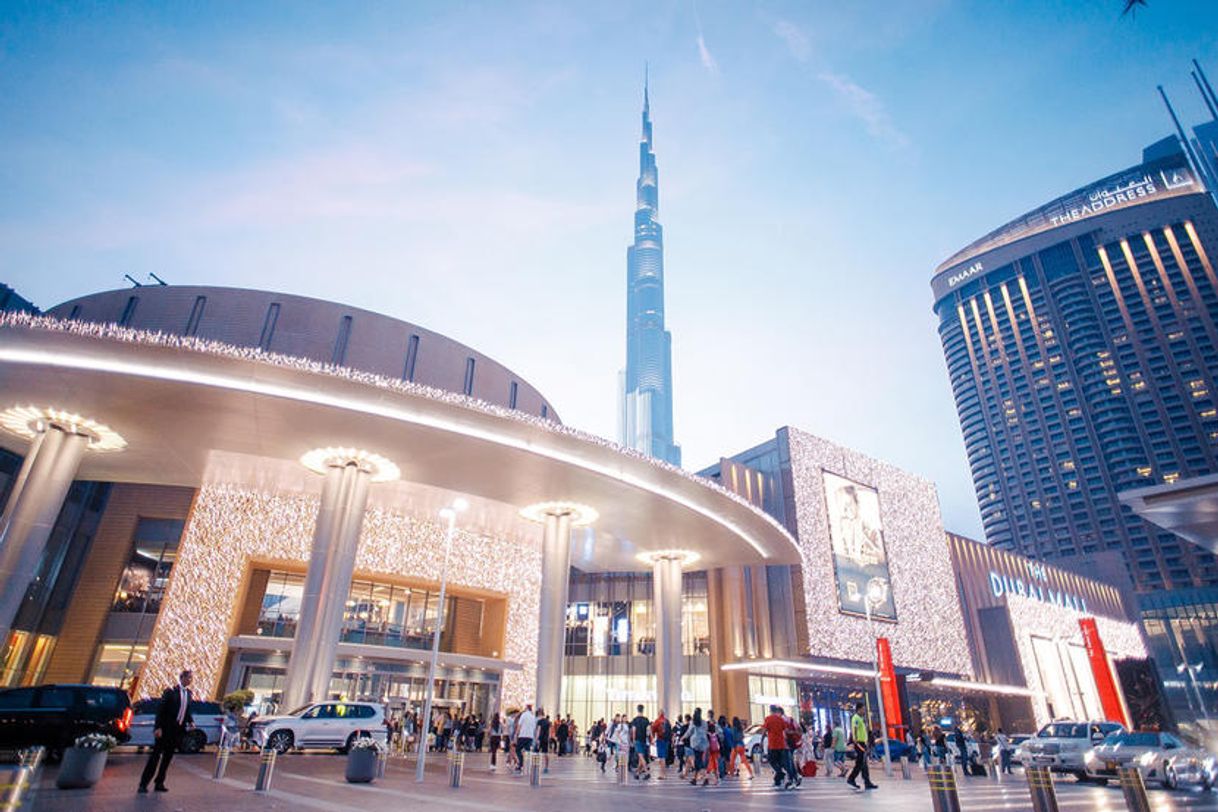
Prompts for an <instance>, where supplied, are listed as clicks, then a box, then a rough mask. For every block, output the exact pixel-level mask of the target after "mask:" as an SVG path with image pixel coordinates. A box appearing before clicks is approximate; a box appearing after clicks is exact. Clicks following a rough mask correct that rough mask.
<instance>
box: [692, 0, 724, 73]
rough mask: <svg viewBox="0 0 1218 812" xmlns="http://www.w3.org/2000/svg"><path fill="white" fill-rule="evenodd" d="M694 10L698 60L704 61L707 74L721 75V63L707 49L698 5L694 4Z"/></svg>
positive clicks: (703, 64)
mask: <svg viewBox="0 0 1218 812" xmlns="http://www.w3.org/2000/svg"><path fill="white" fill-rule="evenodd" d="M693 9H694V30H695V31H697V32H698V58H699V59H701V60H702V67H704V68H706V72H707V73H710V74H712V75H714V74H717V73H719V63H718V62H716V61H715V57H714V56H713V55H712V54H711V52H710V48H707V47H706V37H704V36H702V15H700V14H698V3H697V2H696V0H695V2H694V3H693Z"/></svg>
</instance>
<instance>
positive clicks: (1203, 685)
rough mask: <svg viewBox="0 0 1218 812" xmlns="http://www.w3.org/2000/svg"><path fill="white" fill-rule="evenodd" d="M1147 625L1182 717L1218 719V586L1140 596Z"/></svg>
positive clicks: (1153, 652)
mask: <svg viewBox="0 0 1218 812" xmlns="http://www.w3.org/2000/svg"><path fill="white" fill-rule="evenodd" d="M1138 603H1139V606H1140V608H1141V610H1142V628H1143V629H1144V630H1145V632H1146V644H1147V647H1148V648H1149V649H1150V653H1151V656H1152V657H1153V658H1154V661H1155V665H1156V667H1157V668H1158V671H1159V676H1160V677H1161V679H1162V683H1163V689H1164V694H1165V696H1166V697H1167V701H1168V704H1169V705H1170V706H1171V710H1172V712H1173V714H1174V715H1175V716H1176V717H1177V718H1179V719H1209V720H1212V719H1218V588H1213V587H1211V588H1205V589H1186V590H1175V591H1172V592H1159V593H1151V594H1148V595H1141V596H1139V600H1138Z"/></svg>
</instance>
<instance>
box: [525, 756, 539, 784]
mask: <svg viewBox="0 0 1218 812" xmlns="http://www.w3.org/2000/svg"><path fill="white" fill-rule="evenodd" d="M524 763H525V769H527V770H528V771H529V786H530V787H540V786H541V753H527V754H525V762H524Z"/></svg>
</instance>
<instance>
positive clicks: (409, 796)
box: [22, 752, 1218, 812]
mask: <svg viewBox="0 0 1218 812" xmlns="http://www.w3.org/2000/svg"><path fill="white" fill-rule="evenodd" d="M143 762H144V757H143V756H141V755H138V754H136V753H132V752H115V753H112V754H111V756H110V761H109V764H108V765H107V768H106V773H105V776H104V777H103V778H102V781H101V782H100V783H99V784H98V785H97V786H96V787H94V788H92V789H91V790H59V789H56V788H55V781H54V779H55V771H56V767H54V766H53V765H52V766H47V767H45V768H43V771H42V774H41V776H40V778H39V782H38V785H37V787H36V788H35V790H34V791H33V792H32V793H31V795H30V796H27V798H28V800H29V802H30V803H29V804H28V805H26V806H23V808H22V809H23V812H24V810H25V809H31V808H32V809H34V810H47V811H48V812H51V811H54V812H77V810H99V811H104V812H111V810H113V812H178V811H179V810H181V812H196V811H197V812H219V811H220V810H224V811H225V812H229V811H230V810H283V811H284V812H287V810H317V811H318V812H338V811H340V810H350V809H362V810H369V812H384V811H385V810H396V809H403V810H405V809H417V808H420V807H423V808H426V809H427V810H428V812H432V811H433V810H479V812H488V810H498V809H521V810H539V811H548V810H562V812H636V810H637V812H643V811H644V810H646V812H719V811H720V810H723V811H724V812H726V811H727V810H779V811H780V812H786V811H787V810H833V812H839V810H840V811H844V812H849V810H856V809H857V810H866V812H908V811H909V810H929V809H930V808H931V799H930V791H929V787H928V784H927V781H926V778H925V777H924V776H923V775H922V774H921V771H920V770H916V769H915V770H914V773H913V778H912V779H911V780H908V781H905V780H902V779H901V777H900V773H899V772H898V773H897V774H896V776H895V777H893V778H885V777H884V776H883V775H882V773H881V772H880V771H879V770H878V769H877V770H876V771H875V772H876V780H877V781H878V782H879V783H880V789H878V790H875V791H873V792H863V791H856V790H853V789H851V788H850V787H848V786H846V784H845V782H844V781H842V780H841V779H827V778H824V777H823V776H821V777H817V778H805V779H804V784H803V786H802V787H801V788H799V789H795V790H781V789H774V788H773V787H772V785H771V782H770V780H769V776H768V774H767V773H766V772H764V770H763V771H759V773H758V777H757V778H756V779H755V780H753V781H748V780H744V781H739V780H736V779H729V780H727V781H725V782H723V784H722V785H720V786H718V787H691V786H690V785H689V784H688V783H686V782H683V781H676V780H671V779H670V780H666V781H658V780H653V781H647V782H635V781H631V782H630V783H629V784H628V785H626V786H621V785H619V784H618V783H617V781H616V777H615V776H614V775H613V773H612V771H611V770H610V771H609V772H606V773H604V774H602V773H601V772H600V771H599V770H598V769H597V768H596V765H595V764H594V763H593V762H592V761H591V760H588V759H585V758H581V757H569V758H563V759H554V760H553V762H552V766H551V771H550V774H549V775H545V776H543V777H542V785H541V786H540V787H530V786H529V782H528V780H527V778H525V777H523V776H518V775H510V774H505V773H503V772H496V773H491V772H490V771H489V770H488V767H487V757H486V756H485V755H484V754H476V755H471V756H469V758H468V760H467V767H466V770H465V775H464V782H463V786H462V787H461V788H459V789H453V788H451V787H449V786H448V782H447V766H446V762H445V760H444V758H443V757H435V756H433V757H432V758H431V759H430V760H429V762H428V770H427V776H426V780H425V781H424V782H423V783H422V784H418V783H416V782H415V780H414V777H415V772H414V766H415V765H414V761H413V760H409V761H407V760H403V759H392V760H391V761H390V762H389V767H388V769H387V771H386V775H385V777H384V778H382V779H379V780H377V781H376V782H375V783H373V784H371V785H369V784H348V783H346V781H345V780H344V777H343V769H344V766H345V761H344V759H343V758H342V757H341V756H336V755H332V754H303V755H302V754H291V755H287V756H284V757H281V758H280V759H279V761H278V764H277V765H276V768H275V773H274V778H273V781H272V787H271V790H270V791H269V792H266V793H258V792H255V791H254V789H253V787H254V780H255V778H256V776H257V772H258V758H257V755H256V754H252V753H238V754H234V755H233V757H232V760H231V761H230V763H229V766H228V770H227V774H226V776H225V778H224V779H223V780H221V781H214V780H212V778H211V776H212V769H213V767H214V765H215V756H214V754H201V755H196V756H178V757H176V758H175V759H174V761H173V767H172V768H171V770H170V773H169V780H168V782H167V783H168V785H169V787H170V791H169V792H167V793H149V794H147V795H136V793H135V788H136V784H137V783H138V778H139V773H140V769H141V767H142V766H143ZM1057 793H1058V803H1059V806H1060V808H1061V809H1062V811H1063V812H1083V811H1084V810H1104V811H1105V812H1121V810H1124V809H1125V808H1126V807H1125V803H1124V799H1123V796H1122V794H1121V790H1120V789H1119V788H1116V787H1096V786H1089V785H1080V784H1076V783H1075V782H1074V781H1073V779H1063V780H1062V781H1061V782H1060V783H1059V784H1058V785H1057ZM1150 800H1151V806H1152V809H1153V810H1155V812H1169V810H1216V811H1218V793H1203V792H1201V791H1200V790H1197V789H1188V790H1178V791H1176V792H1170V793H1169V792H1166V791H1163V790H1159V789H1154V790H1152V791H1151V792H1150ZM960 802H961V808H962V810H963V812H1000V811H1001V812H1025V811H1026V812H1030V811H1031V809H1032V805H1031V802H1030V800H1029V796H1028V791H1027V788H1026V785H1025V783H1024V779H1023V776H1022V775H1016V776H1014V777H1007V778H1006V780H1004V781H1003V782H1001V783H999V782H996V781H993V780H992V779H985V778H973V779H967V780H964V779H961V781H960Z"/></svg>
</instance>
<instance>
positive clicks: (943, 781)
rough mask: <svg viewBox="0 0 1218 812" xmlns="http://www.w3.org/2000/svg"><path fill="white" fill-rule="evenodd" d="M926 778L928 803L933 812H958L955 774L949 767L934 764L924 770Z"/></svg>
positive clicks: (958, 798)
mask: <svg viewBox="0 0 1218 812" xmlns="http://www.w3.org/2000/svg"><path fill="white" fill-rule="evenodd" d="M926 777H927V779H928V780H929V782H930V802H931V806H932V808H933V809H934V812H960V795H959V793H958V792H957V791H956V774H955V773H954V772H952V769H951V767H947V766H944V765H942V764H934V765H932V766H930V767H927V768H926Z"/></svg>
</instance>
